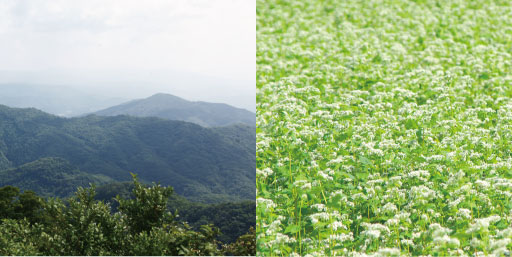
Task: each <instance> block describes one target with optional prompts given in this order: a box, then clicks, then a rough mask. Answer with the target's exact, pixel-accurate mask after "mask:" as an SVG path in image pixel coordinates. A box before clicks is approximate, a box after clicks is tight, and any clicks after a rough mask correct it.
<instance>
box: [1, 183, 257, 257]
mask: <svg viewBox="0 0 512 257" xmlns="http://www.w3.org/2000/svg"><path fill="white" fill-rule="evenodd" d="M117 187H118V189H121V190H120V192H121V194H120V195H118V196H117V197H116V198H115V201H114V202H115V203H116V205H115V208H113V206H112V205H113V204H111V203H112V202H110V201H103V200H97V199H98V198H102V197H103V198H110V196H111V195H110V192H109V191H108V190H106V189H105V188H102V189H100V190H98V191H99V192H100V194H96V188H95V187H94V186H93V187H90V188H82V187H80V188H79V189H78V191H77V192H75V194H74V195H73V196H72V197H70V198H67V199H64V200H61V199H55V198H48V199H45V198H42V197H40V196H38V195H37V194H35V193H34V192H32V191H24V192H22V193H21V192H20V190H19V189H18V188H16V187H12V186H6V187H2V188H0V220H1V221H0V255H255V234H254V230H253V229H252V228H251V229H249V231H248V233H247V234H245V235H242V236H240V237H239V238H238V239H237V240H236V241H235V242H232V243H230V244H223V243H222V242H220V241H218V240H217V239H216V238H217V236H218V234H219V233H220V232H219V229H218V228H216V227H214V226H212V225H202V224H200V223H202V222H203V221H206V220H203V221H201V218H199V219H198V220H197V224H193V225H189V224H187V223H185V222H182V220H181V219H180V217H179V215H181V214H180V213H179V211H178V212H176V211H175V212H169V211H168V210H169V208H172V207H171V206H169V204H170V203H175V206H174V207H178V208H181V207H182V206H186V205H187V204H191V205H194V204H192V203H187V202H186V201H184V200H183V199H180V198H179V197H176V196H174V197H173V190H172V188H171V187H162V186H160V185H156V184H153V185H152V186H145V185H143V184H141V183H140V182H139V181H138V179H137V178H136V177H135V176H134V179H133V184H131V185H130V186H126V183H125V184H117ZM114 188H115V186H114ZM127 188H132V189H133V190H132V192H131V193H129V192H126V191H125V189H127ZM122 194H125V196H126V197H123V196H122ZM244 205H247V207H248V206H249V205H252V208H254V203H252V204H249V203H245V204H242V205H241V206H240V207H239V210H238V211H240V210H242V209H244V207H243V206H244ZM232 207H234V205H230V204H227V205H218V206H214V205H211V206H201V207H200V209H202V210H199V211H198V212H195V214H192V212H191V211H190V209H189V210H187V209H184V211H183V213H184V215H185V217H187V215H188V217H192V215H196V216H201V217H202V216H205V215H206V216H207V215H208V214H207V213H209V212H213V211H220V210H221V209H228V208H232ZM234 209H235V211H234V212H237V210H236V208H234ZM226 211H227V212H226ZM226 211H225V212H219V213H216V214H214V215H219V216H221V215H226V213H230V210H226ZM231 211H233V210H231ZM187 212H188V214H187ZM242 212H243V211H242ZM251 212H252V214H253V215H254V210H252V211H251ZM232 214H233V213H232ZM228 215H229V214H228ZM199 225H201V226H200V227H196V229H194V226H199ZM221 225H222V224H221Z"/></svg>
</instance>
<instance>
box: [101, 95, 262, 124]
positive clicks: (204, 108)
mask: <svg viewBox="0 0 512 257" xmlns="http://www.w3.org/2000/svg"><path fill="white" fill-rule="evenodd" d="M95 114H96V115H100V116H116V115H131V116H137V117H159V118H163V119H168V120H181V121H187V122H192V123H196V124H199V125H201V126H204V127H220V126H228V125H232V124H237V123H244V124H247V125H250V126H255V124H256V114H255V113H252V112H250V111H247V110H244V109H240V108H236V107H233V106H230V105H228V104H224V103H209V102H203V101H188V100H185V99H183V98H181V97H178V96H175V95H171V94H166V93H157V94H154V95H152V96H150V97H148V98H145V99H138V100H133V101H130V102H126V103H123V104H120V105H117V106H113V107H110V108H107V109H104V110H101V111H98V112H96V113H95Z"/></svg>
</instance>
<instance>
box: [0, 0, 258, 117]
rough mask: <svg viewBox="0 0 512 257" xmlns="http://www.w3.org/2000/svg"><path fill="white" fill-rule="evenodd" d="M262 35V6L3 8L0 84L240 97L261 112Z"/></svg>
mask: <svg viewBox="0 0 512 257" xmlns="http://www.w3.org/2000/svg"><path fill="white" fill-rule="evenodd" d="M255 29H256V3H255V1H253V0H73V1H70V0H0V71H2V74H3V75H4V76H3V77H2V78H0V83H6V82H28V83H42V84H45V83H46V84H48V83H58V84H63V85H71V86H75V87H80V88H81V89H84V90H89V91H90V90H99V91H98V92H110V93H118V94H120V95H121V96H125V97H126V96H128V97H134V96H137V95H138V94H140V95H141V96H144V97H145V96H146V95H149V94H152V93H154V91H167V92H168V93H175V94H177V95H178V93H180V92H181V93H180V94H181V95H180V96H182V97H185V98H201V99H198V100H212V101H228V100H229V99H226V100H223V96H222V95H223V94H231V95H232V97H237V96H238V97H245V98H244V99H243V100H241V99H236V100H233V101H228V103H231V104H234V105H238V106H241V105H244V106H241V107H244V108H248V109H252V108H253V106H254V105H255V103H254V101H255V70H256V68H255V65H256V61H255V55H256V38H255ZM27 72H28V73H27ZM27 74H31V75H27ZM175 76H178V77H179V78H175ZM195 80H197V81H198V82H197V84H201V85H198V87H197V88H195V84H196V82H194V81H195ZM208 80H211V81H212V83H211V85H209V84H208ZM123 84H126V87H125V86H123ZM123 89H126V90H123ZM210 89H211V90H210ZM198 90H200V91H201V92H197V91H198ZM205 90H206V91H205ZM176 91H180V92H176ZM207 91H208V92H207ZM123 94H124V95H123ZM208 97H210V98H208ZM224 98H228V97H227V96H226V97H224ZM191 100H195V99H191Z"/></svg>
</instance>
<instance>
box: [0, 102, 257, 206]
mask: <svg viewBox="0 0 512 257" xmlns="http://www.w3.org/2000/svg"><path fill="white" fill-rule="evenodd" d="M255 144H256V132H255V128H254V127H253V126H247V125H233V126H228V127H224V128H204V127H201V126H199V125H196V124H192V123H189V122H183V121H172V120H164V119H160V118H137V117H130V116H115V117H99V116H95V115H90V116H86V117H80V118H71V119H66V118H60V117H57V116H54V115H50V114H47V113H44V112H41V111H39V110H36V109H18V108H9V107H6V106H2V105H0V186H4V185H13V186H17V187H20V188H21V189H30V190H34V191H35V192H36V193H38V194H41V195H44V196H60V197H65V196H69V194H71V193H72V192H73V191H74V190H75V188H76V187H77V186H86V185H88V184H89V183H95V184H98V185H101V184H107V183H111V182H115V181H129V180H130V172H133V173H136V174H138V175H139V177H140V179H141V181H142V182H147V183H151V182H153V181H156V182H159V183H161V184H162V185H164V186H172V187H174V189H175V190H176V192H177V193H178V194H180V195H183V196H185V197H187V199H191V200H193V201H198V202H203V203H214V202H218V203H220V202H226V201H240V200H253V199H255V179H256V178H255V176H256V175H255V172H254V171H255V169H256V159H255V158H256V157H255V156H256V150H255V149H256V147H255Z"/></svg>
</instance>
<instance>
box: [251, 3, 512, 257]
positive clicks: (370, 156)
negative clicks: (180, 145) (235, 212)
mask: <svg viewBox="0 0 512 257" xmlns="http://www.w3.org/2000/svg"><path fill="white" fill-rule="evenodd" d="M256 14H257V22H256V30H257V32H256V42H257V43H256V45H257V53H256V64H257V71H256V81H257V93H256V101H257V107H256V109H257V121H256V125H257V129H256V133H257V143H256V161H257V165H256V166H257V170H256V173H257V175H256V201H257V207H256V215H257V219H256V237H257V255H259V256H510V255H511V254H512V250H511V249H512V143H511V141H512V2H511V1H506V0H473V1H471V0H444V1H440V0H414V1H413V0H367V1H360V0H344V1H341V0H340V1H336V0H322V1H308V0H257V10H256Z"/></svg>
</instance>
